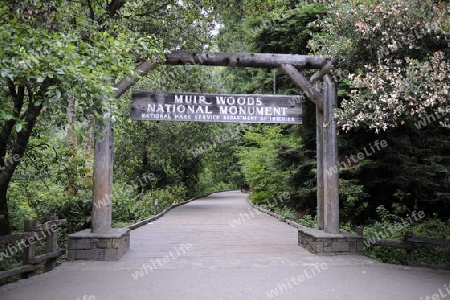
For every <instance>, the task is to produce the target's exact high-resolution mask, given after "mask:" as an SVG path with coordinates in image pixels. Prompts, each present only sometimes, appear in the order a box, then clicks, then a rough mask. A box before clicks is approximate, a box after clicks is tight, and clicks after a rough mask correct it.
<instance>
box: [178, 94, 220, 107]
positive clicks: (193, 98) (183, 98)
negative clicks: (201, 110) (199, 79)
mask: <svg viewBox="0 0 450 300" xmlns="http://www.w3.org/2000/svg"><path fill="white" fill-rule="evenodd" d="M175 103H187V104H207V105H211V104H212V103H211V102H208V101H206V97H205V96H202V95H199V96H198V99H197V95H175Z"/></svg>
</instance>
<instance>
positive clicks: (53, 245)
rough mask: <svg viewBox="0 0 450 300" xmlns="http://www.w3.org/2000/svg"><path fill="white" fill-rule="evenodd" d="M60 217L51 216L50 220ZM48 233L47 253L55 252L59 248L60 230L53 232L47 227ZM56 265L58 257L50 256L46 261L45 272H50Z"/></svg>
mask: <svg viewBox="0 0 450 300" xmlns="http://www.w3.org/2000/svg"><path fill="white" fill-rule="evenodd" d="M56 220H58V217H50V220H49V221H56ZM45 232H46V233H47V238H46V244H45V254H49V253H54V252H56V251H57V250H58V232H57V231H56V232H53V231H52V230H51V226H50V228H45ZM55 267H56V258H50V259H48V260H47V261H46V262H45V272H49V271H51V270H53V269H54V268H55Z"/></svg>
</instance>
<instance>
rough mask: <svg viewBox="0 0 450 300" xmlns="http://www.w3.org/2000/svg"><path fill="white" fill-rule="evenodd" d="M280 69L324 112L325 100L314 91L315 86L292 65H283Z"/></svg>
mask: <svg viewBox="0 0 450 300" xmlns="http://www.w3.org/2000/svg"><path fill="white" fill-rule="evenodd" d="M280 69H281V71H282V72H283V73H285V74H286V75H288V76H289V77H290V78H291V79H292V80H293V81H294V83H295V84H296V85H297V86H298V87H300V88H301V89H302V90H303V91H304V92H305V94H306V96H308V98H309V99H310V100H311V101H312V102H314V104H315V105H316V107H317V108H318V109H320V110H321V111H322V110H323V98H322V96H321V95H320V94H319V93H318V92H317V91H316V90H315V89H314V86H313V85H312V84H311V83H310V82H309V81H308V80H307V79H306V78H305V77H304V76H303V75H302V74H301V73H300V72H299V71H298V70H297V69H296V68H295V67H294V66H292V65H287V64H282V65H281V66H280Z"/></svg>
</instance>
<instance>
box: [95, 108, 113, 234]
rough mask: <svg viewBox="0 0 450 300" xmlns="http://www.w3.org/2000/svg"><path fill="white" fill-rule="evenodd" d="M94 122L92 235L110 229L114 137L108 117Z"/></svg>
mask: <svg viewBox="0 0 450 300" xmlns="http://www.w3.org/2000/svg"><path fill="white" fill-rule="evenodd" d="M106 105H107V107H108V110H107V112H106V113H105V116H104V118H103V120H98V121H96V128H95V143H94V201H93V205H92V228H91V231H92V232H93V233H106V232H107V231H108V230H110V229H111V201H112V175H113V174H112V170H113V151H114V137H113V126H112V121H111V119H110V117H109V116H108V117H106V115H107V114H108V112H109V111H110V108H109V101H107V100H106Z"/></svg>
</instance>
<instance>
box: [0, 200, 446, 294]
mask: <svg viewBox="0 0 450 300" xmlns="http://www.w3.org/2000/svg"><path fill="white" fill-rule="evenodd" d="M245 197H246V195H244V194H241V193H240V192H224V193H217V194H213V195H211V196H209V197H206V198H201V199H199V200H196V201H193V202H190V203H189V204H186V205H183V206H180V207H178V208H176V209H174V210H172V211H170V212H169V213H168V214H167V215H165V216H164V217H162V218H161V219H159V220H157V221H156V222H154V223H152V224H148V225H146V226H143V227H140V228H138V229H136V230H134V231H132V233H131V246H130V248H131V249H130V250H129V251H128V252H127V253H126V254H125V255H124V257H123V258H122V259H121V260H120V261H118V262H82V261H77V262H67V263H64V264H62V265H61V266H59V267H58V268H56V269H55V270H53V271H52V272H49V273H46V274H43V275H39V276H35V277H32V278H31V279H28V280H22V281H19V282H17V283H14V284H10V285H6V286H3V287H0V299H1V300H28V299H30V300H31V299H33V300H41V299H42V300H44V299H45V300H52V299H55V300H56V299H57V300H66V299H73V300H77V299H80V300H81V299H90V300H93V299H96V300H128V299H130V300H141V299H142V300H144V299H146V300H147V299H157V300H172V299H174V300H175V299H177V300H178V299H183V300H184V299H196V300H202V299H205V300H214V299H215V300H221V299H223V300H225V299H243V300H246V299H255V300H260V299H271V298H272V299H280V300H281V299H295V300H298V299H305V300H322V299H324V300H329V299H346V300H353V299H355V300H356V299H358V300H360V299H364V300H390V299H392V300H394V299H395V300H403V299H404V300H412V299H418V300H420V299H426V300H431V299H432V297H433V294H437V296H435V299H438V300H441V299H445V300H447V299H450V295H449V294H450V292H447V291H446V287H448V290H449V291H450V273H449V272H443V271H441V272H437V271H432V270H428V269H423V268H410V267H402V266H393V265H387V264H381V263H378V262H375V261H373V260H371V259H368V258H366V257H364V256H317V255H312V254H310V253H309V252H307V251H306V250H304V249H303V248H301V247H299V246H298V245H297V231H296V229H295V228H293V227H291V226H289V225H287V224H285V223H281V222H278V220H276V219H275V218H273V217H270V216H268V215H266V214H263V213H257V212H256V211H255V210H253V209H252V208H251V207H250V205H249V204H248V203H247V202H246V200H245ZM245 214H247V216H248V217H247V216H246V215H245ZM233 220H236V222H238V220H240V221H241V224H238V223H236V222H235V223H233ZM231 224H234V227H233V226H232V225H231ZM144 267H145V268H144ZM439 294H441V295H439ZM447 295H448V298H446V297H447ZM83 296H85V297H84V298H83ZM427 296H429V297H430V298H429V299H427V298H426V297H427ZM421 297H422V298H421ZM436 297H439V298H436ZM435 299H434V298H433V300H435Z"/></svg>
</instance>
